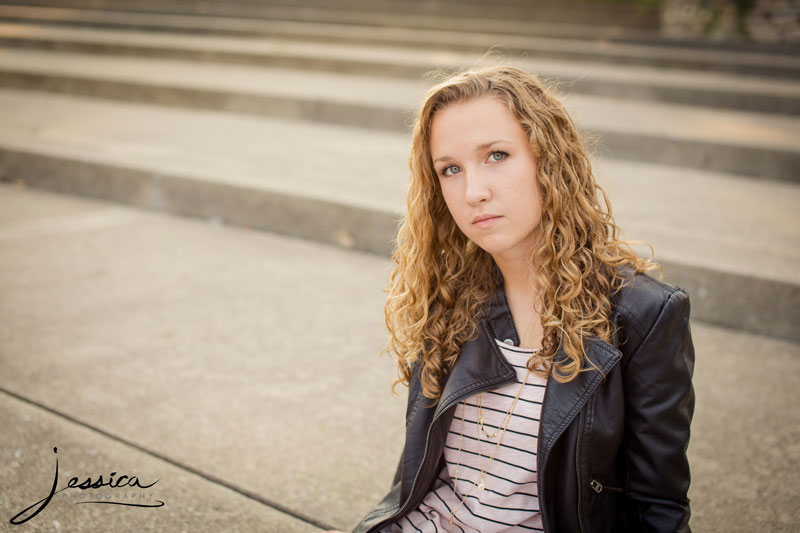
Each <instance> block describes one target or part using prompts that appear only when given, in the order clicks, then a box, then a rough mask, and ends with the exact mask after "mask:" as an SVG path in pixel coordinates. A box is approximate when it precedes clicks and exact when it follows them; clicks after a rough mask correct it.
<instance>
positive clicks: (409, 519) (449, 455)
mask: <svg viewBox="0 0 800 533" xmlns="http://www.w3.org/2000/svg"><path fill="white" fill-rule="evenodd" d="M496 342H497V344H498V345H499V346H500V351H501V352H502V353H503V355H504V356H505V357H506V359H507V360H508V362H509V363H510V364H511V365H512V366H514V368H515V369H516V371H517V381H516V383H511V384H510V385H506V386H504V387H501V388H499V389H495V390H493V391H488V392H483V393H481V411H482V413H483V422H484V423H483V426H484V428H485V432H484V431H482V430H481V428H480V425H479V424H478V408H477V400H478V395H474V396H470V397H469V398H467V399H466V400H464V401H463V402H462V403H459V404H458V405H457V406H456V410H455V415H454V416H453V420H452V422H451V423H450V431H449V433H448V435H447V441H446V443H445V449H444V458H445V461H446V464H445V466H444V468H442V471H441V472H440V474H439V477H438V479H437V480H436V481H435V483H434V485H433V488H432V489H431V491H430V492H429V493H428V494H427V495H426V496H425V499H424V500H423V501H422V503H420V505H419V506H418V507H417V508H416V509H414V510H413V511H411V512H410V513H408V514H407V515H406V516H404V517H403V518H401V519H400V520H398V522H396V523H394V524H391V525H389V526H386V527H384V528H383V529H382V530H381V531H382V532H383V533H397V532H402V533H406V532H417V533H419V532H424V533H428V532H446V531H448V530H449V520H450V513H451V510H453V509H455V516H454V519H453V527H452V531H454V532H459V533H473V532H475V533H500V532H509V531H544V529H543V527H542V519H541V515H540V513H539V498H538V490H537V485H536V443H537V436H538V434H539V418H540V415H541V410H542V401H543V399H544V391H545V384H546V379H545V378H543V377H540V376H539V375H537V374H534V373H531V374H530V375H528V379H527V384H526V385H525V386H524V387H523V388H522V392H521V394H520V397H519V400H518V402H517V405H516V407H515V408H514V413H513V414H512V416H511V418H510V420H509V422H508V426H507V429H506V432H505V436H503V440H502V443H501V444H500V447H499V448H497V453H496V454H495V456H494V460H493V461H491V463H490V464H489V465H488V470H487V472H486V475H485V477H484V488H483V489H480V488H479V483H478V481H479V476H480V472H481V470H482V469H484V468H486V465H487V463H488V462H489V459H490V457H491V456H492V454H493V453H494V451H495V447H496V445H497V442H498V440H499V439H500V437H501V436H502V435H503V430H502V424H503V423H504V421H505V418H506V413H507V412H508V410H509V408H510V407H511V404H512V403H513V401H514V397H515V396H516V394H517V392H518V391H519V390H520V387H521V386H522V382H523V380H524V379H525V374H526V372H527V368H526V363H527V361H528V359H529V358H530V356H531V355H532V354H533V353H534V351H533V350H526V349H521V348H517V347H514V346H510V345H508V344H505V343H503V342H500V341H499V340H498V341H496ZM462 414H463V415H464V422H463V435H462V422H461V417H462ZM495 432H497V434H496V436H495V437H494V438H489V436H487V435H486V433H488V434H489V435H492V434H493V433H495ZM479 436H480V440H479ZM459 448H460V452H459ZM457 464H458V466H457ZM456 469H457V470H456ZM456 476H457V477H458V481H457V484H458V486H457V488H456V490H455V491H454V488H453V483H454V481H453V480H454V479H456ZM462 499H463V503H462Z"/></svg>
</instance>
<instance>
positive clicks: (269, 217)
mask: <svg viewBox="0 0 800 533" xmlns="http://www.w3.org/2000/svg"><path fill="white" fill-rule="evenodd" d="M0 114H2V116H3V117H4V120H3V122H2V124H0V179H2V180H3V181H10V182H15V181H23V182H25V183H28V184H30V185H32V186H35V187H41V188H46V189H52V190H56V191H63V192H69V193H71V194H80V195H87V196H93V197H98V198H103V199H108V200H113V201H116V202H122V203H127V204H132V205H136V206H142V207H147V208H150V209H155V210H162V211H167V212H170V213H175V214H183V215H190V216H196V217H206V218H212V219H216V220H221V221H224V222H226V223H230V224H234V225H239V226H245V227H249V228H257V229H263V230H267V231H274V232H279V233H284V234H288V235H292V236H294V237H303V238H307V239H313V240H317V241H323V242H328V243H335V244H338V245H340V246H343V247H346V248H355V249H358V250H366V251H371V252H376V253H380V254H386V253H388V251H389V243H390V241H391V239H392V237H393V235H394V230H395V227H396V221H397V219H398V216H399V212H400V209H401V207H402V205H403V188H404V186H405V182H406V178H405V176H406V172H407V170H406V158H407V153H408V148H409V146H408V142H409V139H408V137H407V135H406V134H400V133H393V132H381V131H370V130H365V129H362V128H353V127H345V126H341V125H328V124H319V123H311V122H303V121H292V120H281V119H267V118H257V117H248V116H241V115H237V114H229V113H220V112H211V111H190V110H182V109H167V108H163V107H158V106H149V105H142V104H126V103H115V102H103V101H97V100H91V99H82V98H76V97H69V96H54V95H47V94H44V93H34V92H18V91H8V90H3V91H0ZM597 169H598V176H599V180H600V182H601V184H603V186H604V187H605V189H606V190H607V191H608V193H609V195H610V198H611V200H612V205H614V206H615V216H616V219H617V221H618V223H619V224H620V226H621V227H622V228H623V232H624V237H625V238H627V239H635V240H644V241H648V242H650V243H651V244H652V245H653V246H654V248H655V250H656V260H657V261H660V262H662V263H663V264H664V265H665V270H666V273H665V275H666V278H665V279H666V280H667V281H671V282H675V283H677V284H679V285H681V286H684V287H687V288H688V289H690V291H691V293H692V294H693V300H692V309H693V316H696V317H698V318H699V319H701V320H706V321H708V322H712V323H716V324H723V325H726V326H729V327H735V328H739V329H742V330H745V331H751V332H757V333H761V334H769V335H773V336H776V337H781V338H787V339H792V340H800V334H799V333H798V332H799V331H800V330H799V329H798V328H797V327H796V326H797V324H796V317H797V314H798V313H797V312H798V309H800V274H799V273H798V270H797V269H796V268H794V265H795V264H797V261H798V260H800V257H799V256H798V247H797V246H796V245H797V242H800V233H799V232H800V214H798V211H797V209H796V206H797V205H798V201H800V187H799V186H797V185H795V184H788V183H777V182H770V181H758V180H751V179H744V178H741V177H738V176H731V175H725V174H720V173H711V172H703V171H693V170H687V169H677V168H673V167H663V166H658V165H652V164H644V163H634V162H630V161H623V160H608V159H601V160H599V161H598V163H597ZM637 252H639V253H640V254H641V255H649V250H648V249H646V248H644V247H637Z"/></svg>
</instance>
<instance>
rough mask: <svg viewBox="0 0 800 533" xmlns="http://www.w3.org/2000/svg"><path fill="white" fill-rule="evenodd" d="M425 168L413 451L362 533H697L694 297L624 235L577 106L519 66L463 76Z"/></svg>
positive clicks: (419, 183) (411, 268)
mask: <svg viewBox="0 0 800 533" xmlns="http://www.w3.org/2000/svg"><path fill="white" fill-rule="evenodd" d="M409 164H410V169H411V183H410V187H409V191H408V211H407V214H406V216H405V219H404V221H403V223H402V226H401V228H400V230H399V233H398V238H397V249H396V251H395V253H394V256H393V258H394V261H395V263H396V265H395V268H394V271H393V273H392V275H391V279H390V289H389V299H388V302H387V304H386V322H387V326H388V328H389V331H390V333H391V341H390V347H391V349H392V351H394V352H395V353H396V354H397V356H398V362H399V379H398V380H397V381H396V382H395V384H396V383H398V382H402V383H404V384H407V385H409V396H408V407H407V413H406V427H407V431H406V440H405V447H404V449H403V453H402V456H401V458H400V462H399V464H398V467H397V472H396V475H395V479H394V484H393V486H392V488H391V490H390V491H389V493H388V494H387V495H386V496H385V497H384V498H383V500H382V501H381V502H380V503H378V504H377V506H376V507H375V508H374V509H373V510H372V511H371V512H370V513H369V514H367V515H366V517H364V519H363V521H362V522H361V523H360V524H359V525H358V526H356V528H355V530H354V531H356V532H359V533H360V532H378V531H380V532H398V531H402V532H407V531H417V532H419V531H423V532H428V531H431V532H434V531H440V532H441V531H457V532H480V533H490V532H500V531H546V532H556V531H578V532H600V531H603V532H621V531H648V532H654V531H663V532H667V531H669V532H675V531H689V526H688V520H689V501H688V498H687V490H688V487H689V465H688V462H687V459H686V447H687V444H688V440H689V425H690V422H691V418H692V413H693V409H694V392H693V388H692V370H693V365H694V348H693V344H692V338H691V332H690V327H689V298H688V296H687V294H686V292H685V291H684V290H683V289H680V288H677V287H673V286H670V285H667V284H665V283H662V282H660V281H657V280H655V279H653V278H651V277H650V276H649V275H648V274H646V272H647V271H649V270H653V269H655V268H658V269H660V268H661V267H660V265H658V264H657V263H653V262H652V261H650V260H645V259H642V258H640V257H638V256H637V255H636V254H635V253H634V252H633V250H632V249H631V248H630V246H629V244H628V243H626V242H624V241H621V240H620V239H619V238H618V232H619V228H618V227H617V225H616V223H615V222H614V219H613V217H612V214H611V207H610V205H609V202H608V199H607V198H606V196H605V192H604V191H603V190H602V189H601V188H600V187H599V186H598V185H597V183H596V182H595V179H594V176H593V174H592V169H591V166H590V161H589V157H588V155H587V151H586V149H585V147H584V144H583V142H582V140H581V136H580V134H579V132H578V130H577V128H576V127H575V125H574V124H573V122H572V120H571V119H570V117H569V115H568V114H567V112H566V111H565V110H564V108H563V107H562V105H561V104H560V103H559V102H558V101H557V100H556V99H555V98H554V97H553V96H552V95H551V94H550V93H549V92H548V90H547V89H546V88H545V87H544V86H543V85H542V83H541V82H540V81H539V80H538V79H537V78H536V77H535V76H533V75H531V74H529V73H527V72H525V71H522V70H520V69H517V68H515V67H503V66H499V67H498V66H493V67H485V68H482V69H473V70H470V71H467V72H464V73H461V74H459V75H456V76H454V77H452V78H450V79H448V80H447V81H444V82H442V83H440V84H438V85H437V86H435V87H433V88H432V89H431V90H430V91H429V92H428V94H427V96H426V98H425V101H424V103H423V105H422V108H421V110H420V113H419V118H418V121H417V123H416V126H415V128H414V134H413V147H412V151H411V156H410V158H409ZM599 195H602V201H601V200H600V198H599ZM643 201H646V200H645V199H643ZM651 258H652V256H651Z"/></svg>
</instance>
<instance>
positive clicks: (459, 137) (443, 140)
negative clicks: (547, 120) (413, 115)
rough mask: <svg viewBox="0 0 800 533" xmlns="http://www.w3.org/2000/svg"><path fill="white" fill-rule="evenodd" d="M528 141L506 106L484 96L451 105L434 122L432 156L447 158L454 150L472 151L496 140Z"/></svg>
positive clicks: (441, 110)
mask: <svg viewBox="0 0 800 533" xmlns="http://www.w3.org/2000/svg"><path fill="white" fill-rule="evenodd" d="M500 138H506V139H510V140H515V141H527V136H526V135H525V132H524V130H523V129H522V125H520V123H519V121H518V120H517V118H516V117H515V116H514V114H513V113H512V112H511V111H510V110H509V109H508V107H506V105H505V104H504V103H503V102H500V101H499V100H497V99H496V98H493V97H491V96H482V97H479V98H476V99H473V100H469V101H466V102H458V103H454V104H449V105H447V106H446V107H444V108H442V109H440V110H439V111H437V112H436V114H435V115H434V116H433V119H432V121H431V143H430V144H431V146H430V148H431V154H432V155H433V157H434V158H435V157H437V155H445V154H444V152H445V151H448V154H447V155H453V154H449V151H450V150H468V149H470V148H472V147H475V146H478V145H481V144H484V143H485V142H486V141H489V140H493V139H500Z"/></svg>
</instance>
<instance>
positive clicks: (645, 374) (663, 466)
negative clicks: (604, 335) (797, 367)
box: [624, 288, 695, 532]
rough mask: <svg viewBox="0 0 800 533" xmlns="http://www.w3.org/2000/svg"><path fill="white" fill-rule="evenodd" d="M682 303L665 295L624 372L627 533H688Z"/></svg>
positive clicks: (688, 416) (690, 405)
mask: <svg viewBox="0 0 800 533" xmlns="http://www.w3.org/2000/svg"><path fill="white" fill-rule="evenodd" d="M693 371H694V345H693V344H692V335H691V330H690V326H689V296H688V295H687V294H686V292H685V291H684V290H683V289H680V288H678V289H676V290H675V291H674V292H672V293H671V294H670V295H669V298H667V300H666V303H664V305H663V307H662V309H661V312H660V313H659V315H658V317H657V318H656V320H655V322H654V324H653V326H652V327H651V328H650V331H649V332H648V333H647V334H646V335H645V337H644V339H643V340H642V342H641V344H640V345H639V347H638V348H636V351H635V352H634V353H633V355H632V356H631V358H630V360H629V361H628V364H627V368H626V369H625V372H624V380H625V382H624V386H625V450H626V452H625V453H626V457H625V459H626V462H627V469H626V470H627V480H626V493H627V501H626V504H627V506H628V509H629V511H630V512H629V513H628V516H629V519H630V520H631V522H632V523H631V524H629V527H630V530H631V531H648V532H657V531H658V532H660V531H663V532H667V531H669V532H689V531H690V529H689V515H690V509H689V498H688V496H687V493H688V490H689V462H688V459H687V457H686V448H687V446H688V444H689V425H690V423H691V421H692V415H693V413H694V401H695V396H694V388H693V386H692V374H693Z"/></svg>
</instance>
